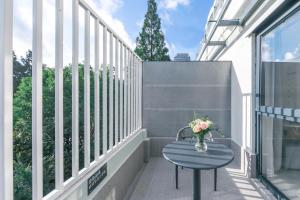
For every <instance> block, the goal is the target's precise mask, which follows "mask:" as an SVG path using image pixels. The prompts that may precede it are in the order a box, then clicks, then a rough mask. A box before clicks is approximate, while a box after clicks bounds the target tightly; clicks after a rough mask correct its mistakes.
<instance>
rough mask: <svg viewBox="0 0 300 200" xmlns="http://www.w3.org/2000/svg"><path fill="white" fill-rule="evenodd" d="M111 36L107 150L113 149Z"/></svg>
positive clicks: (110, 40) (111, 39)
mask: <svg viewBox="0 0 300 200" xmlns="http://www.w3.org/2000/svg"><path fill="white" fill-rule="evenodd" d="M113 37H114V36H113V34H112V32H110V37H109V42H110V45H109V48H110V53H109V57H110V59H109V60H110V61H109V149H111V148H112V147H113V134H114V133H113V125H114V122H113V121H114V98H113V95H114V87H113V86H114V85H113Z"/></svg>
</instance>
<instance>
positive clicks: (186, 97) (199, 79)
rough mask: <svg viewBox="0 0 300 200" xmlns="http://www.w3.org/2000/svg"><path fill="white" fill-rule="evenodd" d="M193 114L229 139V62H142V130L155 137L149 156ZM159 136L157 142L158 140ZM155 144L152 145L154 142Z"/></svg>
mask: <svg viewBox="0 0 300 200" xmlns="http://www.w3.org/2000/svg"><path fill="white" fill-rule="evenodd" d="M194 111H195V112H196V113H198V114H199V115H202V116H208V117H209V118H210V119H212V120H213V121H214V122H216V124H217V125H218V126H219V127H220V128H221V129H222V130H223V132H224V134H225V137H226V138H230V137H231V130H230V126H231V114H230V113H231V62H145V63H144V64H143V127H144V128H146V129H147V131H148V137H150V138H151V137H155V140H153V141H152V142H151V143H150V144H151V147H150V149H151V155H158V154H159V152H153V151H154V150H156V149H160V148H161V146H162V143H165V142H166V141H169V140H170V139H166V138H172V137H175V135H176V132H177V130H178V129H179V128H181V127H183V126H186V125H187V124H188V122H189V121H190V120H191V119H192V118H193V113H194ZM160 137H161V142H159V138H160ZM154 141H155V142H154Z"/></svg>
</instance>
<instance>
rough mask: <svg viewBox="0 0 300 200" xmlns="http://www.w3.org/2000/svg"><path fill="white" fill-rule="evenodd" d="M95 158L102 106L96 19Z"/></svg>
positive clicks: (97, 153) (97, 152)
mask: <svg viewBox="0 0 300 200" xmlns="http://www.w3.org/2000/svg"><path fill="white" fill-rule="evenodd" d="M94 80H95V84H94V85H95V88H94V89H95V99H94V101H95V141H94V142H95V154H94V155H95V160H96V161H98V160H99V149H100V145H99V143H100V140H99V139H100V137H99V135H100V126H99V123H100V106H99V99H100V98H99V21H98V19H97V18H96V19H95V76H94Z"/></svg>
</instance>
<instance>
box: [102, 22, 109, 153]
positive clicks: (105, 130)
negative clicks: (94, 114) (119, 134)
mask: <svg viewBox="0 0 300 200" xmlns="http://www.w3.org/2000/svg"><path fill="white" fill-rule="evenodd" d="M102 84H103V86H102V87H103V89H102V98H103V105H102V106H103V107H102V108H103V113H102V117H103V118H102V119H103V121H102V123H103V124H102V125H103V133H102V141H103V154H105V153H106V152H107V138H108V135H109V134H108V131H109V130H108V127H107V28H106V27H105V26H104V27H103V79H102Z"/></svg>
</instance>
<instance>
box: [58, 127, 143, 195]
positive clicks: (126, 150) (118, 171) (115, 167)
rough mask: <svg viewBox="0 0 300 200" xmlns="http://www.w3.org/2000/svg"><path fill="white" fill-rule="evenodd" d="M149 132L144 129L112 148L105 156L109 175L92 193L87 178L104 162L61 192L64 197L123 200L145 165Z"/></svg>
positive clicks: (104, 161)
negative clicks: (66, 190)
mask: <svg viewBox="0 0 300 200" xmlns="http://www.w3.org/2000/svg"><path fill="white" fill-rule="evenodd" d="M146 143H147V132H146V130H140V131H138V132H137V133H135V134H134V135H131V136H130V137H129V138H127V139H126V140H125V141H124V143H123V144H122V145H120V146H117V147H115V148H114V149H113V150H111V151H110V152H109V153H108V154H107V157H106V158H105V159H104V160H103V164H104V163H107V176H106V177H105V178H104V179H103V181H102V182H101V183H100V184H99V185H98V186H97V187H96V188H95V190H94V191H93V192H92V193H91V194H89V195H88V190H87V189H88V184H87V179H88V178H89V177H91V176H92V175H93V174H94V173H95V172H96V171H97V170H98V169H99V168H100V167H101V166H102V165H103V164H101V165H99V166H95V168H94V169H93V170H92V171H91V172H90V173H88V174H87V175H85V176H83V177H82V179H81V180H79V181H78V182H77V183H74V186H73V187H72V188H70V189H69V190H68V192H65V193H63V194H62V196H60V199H67V200H74V199H87V200H92V199H93V200H123V199H124V198H125V197H126V196H129V195H130V192H131V190H132V187H133V186H134V185H133V183H134V180H135V179H136V176H137V174H138V172H139V171H140V170H141V169H142V168H143V166H144V162H145V155H146V154H147V148H145V146H148V145H145V144H146Z"/></svg>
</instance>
